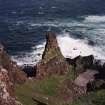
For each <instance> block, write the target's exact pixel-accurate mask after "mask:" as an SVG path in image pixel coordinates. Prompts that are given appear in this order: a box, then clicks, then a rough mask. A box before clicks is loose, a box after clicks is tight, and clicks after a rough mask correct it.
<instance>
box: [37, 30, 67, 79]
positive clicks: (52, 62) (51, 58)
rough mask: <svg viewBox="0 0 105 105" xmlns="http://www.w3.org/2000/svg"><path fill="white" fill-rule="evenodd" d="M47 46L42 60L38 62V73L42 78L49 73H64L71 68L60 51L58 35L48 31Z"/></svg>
mask: <svg viewBox="0 0 105 105" xmlns="http://www.w3.org/2000/svg"><path fill="white" fill-rule="evenodd" d="M46 40H47V43H46V46H45V51H44V53H43V55H42V61H41V62H40V63H38V64H37V73H36V75H37V76H38V77H39V78H41V77H44V76H47V75H53V74H58V75H64V74H67V72H68V70H69V65H68V63H67V62H66V61H65V58H64V57H63V55H62V54H61V52H60V48H59V47H58V43H57V39H56V36H55V35H54V34H53V33H50V32H48V33H47V34H46Z"/></svg>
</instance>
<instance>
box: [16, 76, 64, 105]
mask: <svg viewBox="0 0 105 105" xmlns="http://www.w3.org/2000/svg"><path fill="white" fill-rule="evenodd" d="M63 81H64V77H63V76H49V77H45V78H44V79H43V80H38V81H32V80H28V81H27V82H26V83H25V84H23V85H16V86H15V94H16V96H17V98H18V100H19V101H20V102H21V103H22V104H23V105H36V104H35V102H34V101H33V100H32V94H34V93H35V92H39V93H42V94H45V95H48V96H56V94H57V90H58V89H59V88H60V87H61V86H62V83H63Z"/></svg>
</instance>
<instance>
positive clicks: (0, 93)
mask: <svg viewBox="0 0 105 105" xmlns="http://www.w3.org/2000/svg"><path fill="white" fill-rule="evenodd" d="M0 105H22V104H21V103H20V102H19V101H17V100H16V97H15V95H14V88H13V83H12V82H11V81H10V78H9V76H8V70H6V69H4V68H3V67H2V66H0Z"/></svg>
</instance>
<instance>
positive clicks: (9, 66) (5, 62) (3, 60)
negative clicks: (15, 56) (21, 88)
mask: <svg viewBox="0 0 105 105" xmlns="http://www.w3.org/2000/svg"><path fill="white" fill-rule="evenodd" d="M0 65H2V66H3V68H5V69H6V70H7V71H8V75H9V78H10V80H11V82H13V83H20V84H21V83H24V82H25V80H26V75H25V73H23V72H22V70H21V69H20V67H18V66H17V64H16V62H13V61H12V60H11V58H10V57H9V56H8V54H7V53H6V52H5V51H4V47H3V46H2V45H0Z"/></svg>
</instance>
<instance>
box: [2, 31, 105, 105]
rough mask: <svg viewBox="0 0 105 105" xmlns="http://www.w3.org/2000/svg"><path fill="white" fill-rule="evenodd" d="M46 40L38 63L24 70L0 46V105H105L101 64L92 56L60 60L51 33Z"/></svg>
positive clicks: (103, 73)
mask: <svg viewBox="0 0 105 105" xmlns="http://www.w3.org/2000/svg"><path fill="white" fill-rule="evenodd" d="M46 41H47V43H46V46H45V51H44V53H43V55H42V61H41V62H39V63H38V64H37V65H27V66H25V67H18V65H17V64H16V63H15V62H13V61H12V60H11V59H10V58H9V56H8V55H7V54H6V52H5V51H4V48H3V46H2V45H0V46H1V47H0V105H21V103H22V104H23V105H105V101H104V100H105V64H103V65H101V64H100V61H98V60H95V59H94V57H93V56H92V55H90V56H86V57H81V56H78V57H76V58H75V59H70V58H64V57H63V55H62V54H61V51H60V49H59V47H58V43H57V40H56V36H55V35H54V34H53V33H50V32H48V33H47V34H46ZM22 70H23V71H25V73H24V72H22ZM26 74H27V76H26ZM17 100H19V101H20V102H19V101H17Z"/></svg>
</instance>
